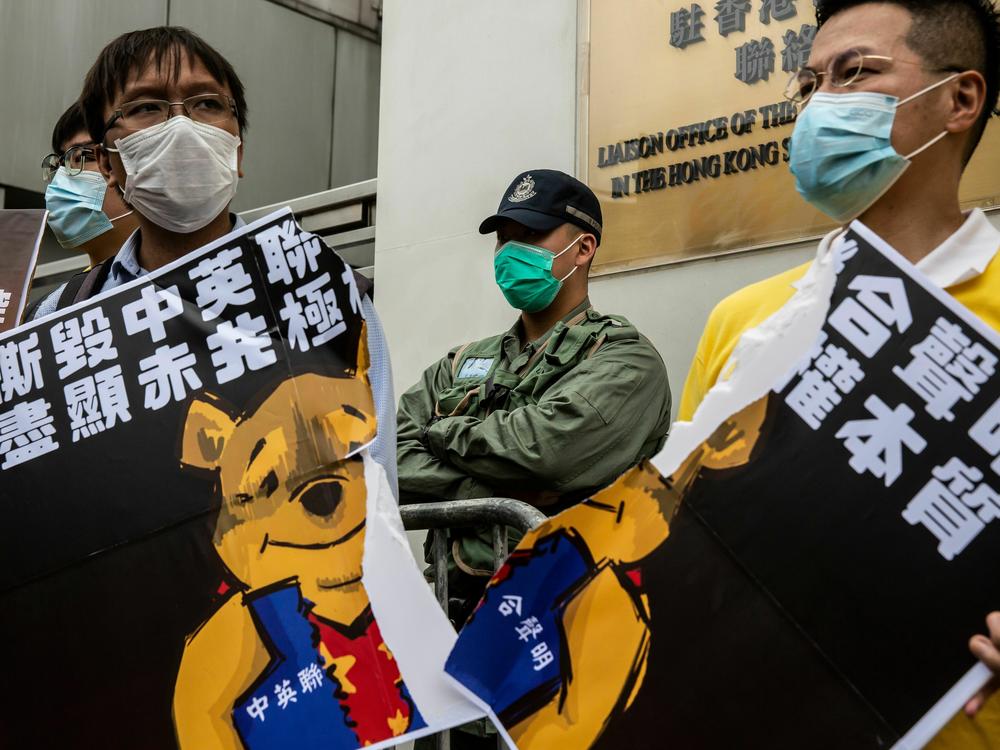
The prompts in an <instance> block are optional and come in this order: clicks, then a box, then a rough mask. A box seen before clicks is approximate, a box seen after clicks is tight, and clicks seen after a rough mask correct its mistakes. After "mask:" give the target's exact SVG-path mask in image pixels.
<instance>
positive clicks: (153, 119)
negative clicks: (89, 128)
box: [104, 94, 237, 133]
mask: <svg viewBox="0 0 1000 750" xmlns="http://www.w3.org/2000/svg"><path fill="white" fill-rule="evenodd" d="M174 107H181V108H183V110H184V114H185V115H187V116H188V117H190V118H191V119H192V120H194V121H195V122H200V123H204V124H205V125H218V124H220V123H224V122H229V121H232V120H234V119H236V116H237V111H236V100H235V99H233V98H232V97H231V96H226V95H225V94H198V95H196V96H189V97H188V98H187V99H182V100H181V101H178V102H168V101H167V100H166V99H136V100H135V101H131V102H125V103H124V104H122V105H120V106H119V107H118V108H117V109H115V111H114V113H113V114H112V116H111V119H110V120H108V122H107V124H106V125H105V126H104V132H105V133H107V132H108V131H109V130H110V129H111V128H112V126H114V125H121V126H122V127H124V128H126V129H127V130H133V131H135V130H143V129H145V128H149V127H152V126H154V125H160V124H162V123H164V122H166V121H167V120H168V119H170V111H171V110H172V109H173V108H174Z"/></svg>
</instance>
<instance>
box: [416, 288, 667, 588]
mask: <svg viewBox="0 0 1000 750" xmlns="http://www.w3.org/2000/svg"><path fill="white" fill-rule="evenodd" d="M519 327H520V322H518V323H516V324H515V325H514V327H512V328H511V329H510V330H509V331H507V332H506V333H504V334H502V335H499V336H492V337H490V338H488V339H483V340H482V341H476V342H473V343H471V344H468V345H466V346H463V347H458V348H456V349H454V350H452V351H451V352H449V353H448V355H447V356H446V357H444V358H443V359H441V360H440V361H439V362H437V363H436V364H434V365H432V366H431V367H429V368H428V369H427V370H426V371H425V372H424V374H423V377H422V378H421V380H420V382H419V383H417V384H416V385H414V386H413V387H412V388H410V389H409V390H408V391H407V392H406V393H404V394H403V396H402V397H401V398H400V402H399V414H398V430H399V432H398V443H397V445H398V448H397V450H398V459H399V460H398V464H399V492H400V499H401V500H402V502H404V503H405V502H420V501H432V500H456V499H467V498H474V497H493V496H499V497H519V498H522V499H527V500H529V502H533V503H534V504H537V505H539V506H540V507H542V509H543V510H544V509H545V505H546V504H552V502H553V501H554V500H557V499H558V500H560V501H561V502H558V504H557V506H556V507H559V508H561V507H565V503H566V502H567V501H570V500H575V499H582V498H584V497H586V496H588V495H590V494H592V493H593V492H594V491H596V490H598V489H601V488H602V487H605V486H607V485H608V484H610V483H611V482H612V481H614V480H615V479H616V478H617V477H618V476H619V475H620V474H621V473H622V472H624V471H625V470H626V469H628V468H629V467H631V466H633V465H634V464H636V463H638V462H639V461H640V460H642V459H644V458H649V457H651V456H653V455H654V454H655V453H656V452H657V451H659V449H660V448H661V447H662V445H663V442H664V439H665V437H666V434H667V430H668V428H669V426H670V386H669V385H668V383H667V371H666V368H665V367H664V366H663V360H662V359H661V358H660V355H659V353H658V352H657V351H656V349H655V348H654V347H653V345H652V344H651V343H650V342H649V341H648V340H647V339H646V338H645V337H644V336H642V335H641V334H640V333H639V332H638V330H636V328H635V327H634V326H633V325H632V324H631V323H629V322H628V321H627V320H626V319H625V318H622V317H620V316H616V315H602V314H600V313H598V312H596V311H595V310H593V309H591V308H590V302H589V300H584V302H583V303H582V304H581V305H580V306H579V307H577V308H576V309H575V310H573V311H571V312H570V313H569V314H568V315H567V316H566V318H564V319H563V320H562V321H560V322H559V323H557V324H556V325H555V326H554V327H553V328H552V330H551V331H550V332H549V333H547V334H545V335H544V336H542V337H541V338H540V339H538V340H537V341H533V342H531V343H530V344H528V345H526V346H524V347H523V348H522V347H521V345H520V342H519V338H518V329H519ZM435 416H439V417H442V418H441V419H439V420H437V421H435V422H433V424H431V425H430V427H429V428H428V427H427V425H428V423H430V422H431V420H432V417H435ZM543 498H544V499H543ZM476 536H481V537H482V542H483V543H482V544H481V545H480V544H475V543H469V542H470V541H471V540H468V539H463V540H461V545H462V548H463V552H464V553H465V554H463V555H462V558H463V560H465V561H466V563H468V565H469V566H470V567H481V568H485V569H486V570H490V569H491V567H492V566H491V564H490V561H491V559H492V547H491V545H490V535H489V531H488V530H485V531H484V533H482V534H476ZM470 558H474V559H470Z"/></svg>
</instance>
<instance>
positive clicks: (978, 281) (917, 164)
mask: <svg viewBox="0 0 1000 750" xmlns="http://www.w3.org/2000/svg"><path fill="white" fill-rule="evenodd" d="M816 18H817V25H818V26H819V31H818V32H817V34H816V38H815V41H814V43H813V47H812V51H811V53H810V55H809V64H808V65H807V66H806V67H805V68H803V70H802V71H800V72H799V74H798V75H797V77H796V79H795V80H796V85H795V86H794V87H793V88H792V89H791V91H790V97H791V98H793V99H794V100H796V101H798V102H800V103H801V107H802V108H801V109H800V114H799V117H798V119H797V122H796V126H795V132H794V134H793V136H792V144H791V151H790V155H789V156H790V168H791V170H792V172H793V173H794V174H795V178H796V189H797V190H798V191H799V193H800V194H801V195H802V196H803V197H804V198H805V199H806V200H807V201H809V202H810V203H812V204H813V205H815V206H816V207H818V208H819V209H820V210H822V211H823V212H824V213H826V214H828V215H829V216H831V217H833V218H835V219H836V220H837V221H838V222H839V223H841V224H847V223H848V222H850V221H851V220H853V219H855V218H858V219H860V220H861V221H862V222H863V223H864V224H866V225H867V226H868V227H869V228H871V229H872V230H873V231H874V232H875V233H876V234H878V235H879V236H880V237H882V238H883V239H884V240H885V241H886V242H888V243H889V244H890V245H892V246H893V247H894V248H896V249H897V250H898V251H899V252H900V253H902V255H904V256H905V257H906V258H907V259H908V260H909V261H911V262H912V263H914V264H916V266H917V267H918V268H919V269H920V270H921V271H923V272H924V274H926V275H927V276H928V277H929V278H930V279H931V280H932V281H934V282H935V283H937V284H939V285H940V286H941V287H943V288H945V289H946V290H947V291H948V292H949V293H950V294H952V295H953V296H954V297H955V298H956V299H957V300H958V301H959V302H961V303H962V304H963V305H965V306H966V307H968V308H969V309H970V310H972V311H973V312H974V313H975V314H976V315H978V316H979V317H980V318H982V319H983V321H984V322H986V323H987V324H988V325H990V326H991V327H992V328H993V329H994V330H998V331H1000V260H996V259H995V256H996V255H997V251H998V250H1000V231H997V229H996V228H994V227H993V226H992V224H991V223H990V221H989V220H988V219H987V218H986V216H985V215H984V214H983V213H982V211H980V210H978V209H976V210H973V211H970V212H968V213H963V212H962V211H961V209H960V207H959V201H958V188H959V182H960V180H961V176H962V171H963V169H964V167H965V165H966V163H968V161H969V158H970V157H971V156H972V153H973V151H974V150H975V148H976V146H977V145H978V143H979V140H980V138H981V136H982V133H983V130H984V129H985V127H986V124H987V121H988V120H989V117H990V115H991V113H992V112H993V110H994V108H995V107H996V103H997V90H998V74H1000V65H998V55H1000V18H998V15H997V11H996V9H995V7H994V6H993V5H992V3H991V1H990V0H884V1H882V2H871V1H870V0H818V2H817V7H816ZM839 231H840V230H836V231H835V232H832V233H831V234H830V235H827V236H826V237H824V238H823V240H822V241H821V242H820V246H819V249H818V253H819V254H820V255H822V254H823V253H825V252H826V250H827V248H828V247H829V245H830V243H831V241H832V240H833V238H834V237H835V236H836V234H838V233H839ZM809 265H810V264H808V263H807V264H804V265H802V266H799V267H797V268H793V269H791V270H789V271H786V272H784V273H782V274H779V275H777V276H774V277H772V278H769V279H765V280H764V281H761V282H759V283H757V284H752V285H750V286H748V287H746V288H744V289H742V290H740V291H738V292H736V293H735V294H733V295H731V296H730V297H727V298H726V299H724V300H723V301H722V302H720V303H719V305H718V306H717V307H716V308H715V309H714V310H713V311H712V313H711V315H710V316H709V319H708V322H707V324H706V326H705V331H704V333H703V334H702V338H701V341H700V342H699V344H698V350H697V352H696V354H695V358H694V361H693V363H692V365H691V370H690V373H689V374H688V378H687V382H686V383H685V386H684V393H683V396H682V398H681V405H680V413H679V418H680V419H682V420H690V419H691V418H692V417H693V416H694V413H695V412H696V410H697V408H698V405H699V404H700V403H701V400H702V399H703V397H704V396H705V394H706V393H707V392H708V391H709V390H710V389H711V387H712V386H713V385H714V384H715V382H716V381H717V380H718V379H719V378H720V375H721V374H722V373H723V370H724V367H725V365H726V362H727V360H728V359H729V356H730V354H731V353H732V351H733V349H734V348H735V346H736V343H737V341H738V340H739V338H740V336H741V335H742V334H743V333H744V332H745V331H747V330H749V329H750V328H753V327H755V326H757V325H758V324H760V323H761V322H763V321H764V320H765V319H766V318H768V317H769V316H770V315H771V314H772V313H774V312H776V311H777V310H778V309H779V308H780V307H781V306H782V305H784V304H785V302H787V301H788V299H789V298H790V297H791V296H792V294H793V293H794V291H795V289H794V286H793V285H794V284H795V282H797V281H798V280H799V279H800V278H801V277H802V276H803V275H804V274H805V273H806V271H807V270H808V269H809ZM998 604H1000V603H998ZM987 623H988V628H989V631H990V637H989V638H987V637H985V636H981V635H980V636H975V637H974V638H972V640H971V641H970V649H971V650H972V652H973V654H974V655H975V656H976V657H977V658H978V659H980V660H982V661H983V662H984V663H985V664H986V665H987V666H989V667H990V668H991V669H992V670H993V671H994V673H995V674H1000V612H994V613H992V614H991V615H990V616H989V618H988V620H987ZM902 625H903V626H904V627H905V623H903V624H902ZM996 682H997V680H996V678H995V679H994V685H991V686H989V687H988V688H987V689H986V690H984V691H983V692H982V693H980V694H979V695H977V696H976V697H975V698H973V699H972V700H971V701H969V703H968V704H967V705H966V710H965V713H966V714H968V715H969V716H972V718H969V716H965V715H961V714H960V715H958V716H956V717H955V718H954V719H953V720H952V721H951V722H950V723H949V724H948V725H947V726H946V727H945V728H944V729H943V730H942V731H941V733H940V734H939V735H938V737H937V738H936V739H935V740H934V741H933V742H932V743H931V745H930V747H933V748H935V750H943V749H945V748H948V749H949V750H950V749H951V748H956V749H957V748H962V749H963V750H964V749H966V748H1000V695H993V697H992V698H989V694H990V692H991V689H992V688H993V687H995V683H996ZM973 715H974V716H973Z"/></svg>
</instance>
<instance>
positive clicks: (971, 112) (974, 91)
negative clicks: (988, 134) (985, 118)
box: [944, 70, 986, 133]
mask: <svg viewBox="0 0 1000 750" xmlns="http://www.w3.org/2000/svg"><path fill="white" fill-rule="evenodd" d="M952 84H953V85H952V86H949V87H948V91H949V92H951V93H950V97H949V99H948V105H949V107H948V110H949V111H948V119H947V120H946V121H945V126H944V127H945V130H947V131H948V132H949V133H964V132H965V131H967V130H969V129H970V128H972V127H974V126H975V124H976V121H977V120H978V119H979V115H980V114H981V113H982V111H983V107H985V106H986V80H985V79H984V78H983V76H982V74H981V73H980V72H979V71H977V70H967V71H965V72H964V73H962V74H961V75H959V76H958V77H957V78H956V79H955V80H954V81H953V82H952Z"/></svg>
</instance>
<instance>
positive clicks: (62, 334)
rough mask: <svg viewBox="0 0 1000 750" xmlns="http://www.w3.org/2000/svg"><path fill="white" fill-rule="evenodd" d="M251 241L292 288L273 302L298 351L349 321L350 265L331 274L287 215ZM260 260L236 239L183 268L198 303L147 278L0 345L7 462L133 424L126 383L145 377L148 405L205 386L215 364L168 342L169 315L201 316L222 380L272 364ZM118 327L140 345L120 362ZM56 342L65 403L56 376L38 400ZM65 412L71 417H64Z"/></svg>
mask: <svg viewBox="0 0 1000 750" xmlns="http://www.w3.org/2000/svg"><path fill="white" fill-rule="evenodd" d="M250 241H251V242H255V243H256V245H257V246H258V247H259V248H260V256H261V257H262V258H263V263H262V264H261V266H262V270H263V267H264V266H266V282H267V284H274V283H278V282H281V283H284V284H285V285H286V286H290V287H292V291H291V292H288V293H285V294H284V306H282V307H280V309H278V310H276V314H277V316H278V317H279V318H280V321H279V325H281V324H282V323H287V338H288V345H289V347H290V348H291V349H296V350H300V351H306V350H308V349H310V348H311V347H318V346H322V345H324V344H327V343H328V342H330V341H332V340H333V339H334V338H336V337H337V336H339V335H340V334H342V333H344V332H345V331H346V330H347V325H346V323H345V320H344V315H343V313H342V311H341V309H340V306H339V304H338V301H337V294H336V289H337V288H343V289H345V290H346V299H347V301H348V302H349V304H350V306H351V312H354V313H358V312H359V311H360V308H361V300H360V296H359V294H358V290H357V287H356V285H355V282H354V276H353V273H352V272H351V270H350V268H349V267H347V268H346V270H345V271H344V272H343V273H341V272H340V271H339V270H338V271H336V275H337V277H338V278H337V279H336V280H334V279H333V278H332V277H331V273H330V272H329V271H325V272H322V273H318V272H319V270H320V266H319V264H318V262H317V259H318V257H319V255H320V253H321V252H322V251H323V250H324V246H323V245H322V244H321V243H320V241H319V238H318V237H315V236H314V235H312V234H310V233H308V232H302V231H301V230H300V229H299V228H298V226H297V225H296V224H295V222H294V221H293V220H291V219H289V220H286V221H284V222H281V223H278V224H276V225H273V226H271V227H267V228H265V229H263V230H262V231H260V232H258V233H257V234H256V235H252V236H251V237H250ZM253 264H254V258H253V257H251V253H245V252H244V248H243V247H241V246H240V245H239V244H237V245H235V246H233V247H223V248H221V249H219V250H214V251H212V252H209V253H207V254H205V255H202V256H201V257H200V258H198V259H197V260H196V261H194V262H192V263H191V264H190V266H189V267H188V268H186V269H185V270H184V271H182V272H183V273H186V275H187V277H188V278H189V279H190V280H191V281H192V282H193V283H194V291H195V293H194V300H193V301H192V300H184V299H182V298H181V293H180V291H179V290H178V286H177V284H173V285H170V286H159V285H157V284H156V283H155V282H150V283H147V284H146V285H144V286H142V287H141V289H140V290H139V293H138V298H137V299H134V300H132V301H129V302H127V303H125V304H121V305H120V306H117V305H116V304H115V303H114V302H105V303H102V304H98V305H95V306H92V307H90V308H89V309H85V310H83V311H81V312H77V313H76V314H71V315H68V316H61V317H59V318H58V319H57V320H55V321H54V322H52V323H51V324H49V326H48V327H45V326H44V324H43V325H41V326H38V327H36V328H35V329H34V330H32V331H31V332H30V333H29V334H27V335H22V336H20V337H19V338H17V339H14V340H8V341H6V342H4V343H0V470H3V469H9V468H11V467H13V466H16V465H18V464H21V463H24V462H25V461H29V460H31V459H33V458H36V457H38V456H41V455H44V454H46V453H49V452H52V451H55V450H57V449H58V448H59V446H60V441H62V440H65V441H66V442H68V443H76V442H79V441H81V440H86V439H88V438H91V437H93V436H95V435H98V434H100V433H102V432H105V431H107V430H111V429H113V428H114V427H115V426H116V425H119V424H123V423H127V422H129V421H131V419H132V416H133V412H134V410H135V409H136V408H139V406H140V404H138V403H137V404H132V403H130V400H129V389H128V387H127V386H128V384H129V383H132V384H134V385H138V386H140V388H141V392H142V402H141V408H143V409H146V410H151V411H156V410H159V409H162V408H164V407H165V406H167V405H168V404H171V403H174V402H179V401H184V400H185V399H187V398H188V397H189V396H190V395H191V393H193V392H194V391H196V390H198V389H200V388H202V387H203V386H205V385H206V383H204V382H203V379H204V377H205V375H206V373H207V372H209V371H208V370H207V365H208V363H205V362H199V360H198V357H199V355H198V354H196V352H195V351H192V348H191V339H190V337H189V338H188V340H180V341H177V340H170V338H171V337H170V335H169V333H168V326H167V323H168V322H169V321H171V320H173V319H175V318H178V317H180V316H182V315H184V314H185V307H187V309H188V311H189V312H188V313H187V314H188V315H192V314H194V315H196V316H197V317H198V318H199V319H200V325H198V326H196V327H194V330H197V331H199V332H201V333H203V334H204V336H205V338H204V341H205V345H206V348H207V350H208V353H209V357H210V361H211V365H212V371H214V375H215V380H216V382H217V383H218V384H223V383H227V382H229V381H233V380H236V379H238V378H239V377H241V376H242V375H244V373H246V372H250V371H257V370H261V369H263V368H266V367H269V366H271V365H274V364H275V363H276V362H277V361H278V351H279V349H280V347H279V346H278V341H277V340H276V339H277V336H278V334H277V331H276V330H275V329H274V328H273V327H269V325H268V322H267V320H266V319H265V317H264V316H263V315H261V314H259V313H254V312H251V311H249V310H247V309H244V308H246V307H247V306H248V305H251V304H252V303H255V302H256V301H257V291H256V290H255V287H254V282H253V277H252V276H251V274H250V273H249V272H248V269H250V270H253V269H254V266H253ZM335 282H336V283H335ZM133 296H134V295H133ZM278 297H279V295H277V294H276V296H275V299H274V300H273V302H274V304H275V306H276V307H277V305H279V304H280V303H281V300H280V299H279V298H278ZM257 309H258V310H259V306H258V308H257ZM194 310H197V312H194ZM113 318H114V319H115V320H114V322H115V323H116V324H117V325H112V322H113ZM115 330H118V331H119V335H121V332H122V331H124V334H125V335H126V336H128V338H129V344H130V347H131V348H132V349H134V348H135V347H136V346H139V347H140V349H141V354H140V355H139V357H138V359H137V361H135V362H131V363H130V362H122V361H119V348H118V346H117V345H116V342H115V333H114V332H115ZM49 342H50V343H51V347H52V350H51V351H52V355H53V361H54V363H55V365H56V366H57V369H56V371H55V374H56V377H57V378H58V383H59V385H60V386H61V391H62V395H63V398H64V403H53V402H52V397H51V394H52V392H53V391H52V390H51V387H52V385H53V384H52V383H50V384H49V390H48V391H47V393H48V394H49V395H48V396H47V397H44V398H43V397H35V398H32V396H34V395H36V394H38V392H40V391H41V390H42V389H43V388H44V386H45V385H46V384H45V383H44V379H43V371H42V367H41V362H42V356H43V352H42V345H43V343H49ZM119 343H120V342H119ZM60 411H61V412H64V413H65V419H63V418H62V417H61V416H60V417H58V419H57V415H58V414H59V412H60ZM60 423H68V428H69V432H68V434H66V435H65V437H63V436H62V435H57V432H58V430H57V424H60Z"/></svg>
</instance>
